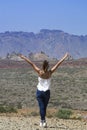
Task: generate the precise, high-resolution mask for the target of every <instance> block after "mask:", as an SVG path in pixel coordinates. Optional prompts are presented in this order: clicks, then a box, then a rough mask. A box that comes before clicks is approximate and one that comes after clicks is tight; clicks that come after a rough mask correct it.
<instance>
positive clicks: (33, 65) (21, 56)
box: [19, 55, 40, 73]
mask: <svg viewBox="0 0 87 130" xmlns="http://www.w3.org/2000/svg"><path fill="white" fill-rule="evenodd" d="M19 57H20V58H21V59H24V60H25V61H26V62H28V63H29V64H30V65H31V66H32V67H33V69H34V70H35V71H36V72H37V73H39V72H40V68H38V67H37V66H36V65H35V64H34V63H33V62H32V61H30V59H28V58H27V57H25V56H23V55H19Z"/></svg>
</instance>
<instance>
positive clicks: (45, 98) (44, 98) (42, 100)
mask: <svg viewBox="0 0 87 130" xmlns="http://www.w3.org/2000/svg"><path fill="white" fill-rule="evenodd" d="M36 97H37V101H38V104H39V109H40V116H41V120H45V116H46V109H47V105H48V102H49V99H50V90H47V91H46V92H44V91H39V90H37V92H36Z"/></svg>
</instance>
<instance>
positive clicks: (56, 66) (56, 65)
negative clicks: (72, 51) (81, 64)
mask: <svg viewBox="0 0 87 130" xmlns="http://www.w3.org/2000/svg"><path fill="white" fill-rule="evenodd" d="M66 57H68V53H66V54H65V55H64V57H63V58H62V59H61V60H59V61H58V62H57V63H56V64H55V65H54V66H53V67H52V68H51V73H53V72H54V71H55V70H56V69H57V68H58V67H59V66H60V64H61V63H62V62H63V61H64V60H65V59H66Z"/></svg>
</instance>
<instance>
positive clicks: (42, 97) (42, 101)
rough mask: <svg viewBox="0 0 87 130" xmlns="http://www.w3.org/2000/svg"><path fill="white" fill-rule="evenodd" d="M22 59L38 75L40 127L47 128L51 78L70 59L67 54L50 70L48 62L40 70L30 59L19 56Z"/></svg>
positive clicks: (37, 93)
mask: <svg viewBox="0 0 87 130" xmlns="http://www.w3.org/2000/svg"><path fill="white" fill-rule="evenodd" d="M19 56H20V58H22V59H24V60H25V61H26V62H28V63H29V64H30V65H31V66H32V68H33V69H34V70H35V71H36V72H37V73H38V85H37V92H36V97H37V101H38V104H39V109H40V116H41V122H40V126H43V127H46V126H47V123H46V119H45V117H46V110H47V105H48V102H49V99H50V85H51V76H52V74H53V73H54V72H55V70H56V69H57V68H58V67H59V66H60V65H61V63H62V62H63V61H64V60H65V59H66V58H67V57H68V54H67V53H66V54H65V55H64V57H63V58H62V59H61V60H59V61H58V62H57V63H56V64H55V65H54V66H53V67H52V68H51V69H50V70H49V63H48V61H47V60H44V61H43V65H42V69H40V68H38V67H37V66H36V65H35V64H34V63H33V62H32V61H31V60H30V59H28V58H27V57H25V56H23V55H19Z"/></svg>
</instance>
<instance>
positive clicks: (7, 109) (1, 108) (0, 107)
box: [0, 106, 17, 113]
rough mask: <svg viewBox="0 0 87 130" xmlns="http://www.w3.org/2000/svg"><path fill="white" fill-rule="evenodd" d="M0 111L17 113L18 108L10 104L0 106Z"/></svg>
mask: <svg viewBox="0 0 87 130" xmlns="http://www.w3.org/2000/svg"><path fill="white" fill-rule="evenodd" d="M0 113H17V110H16V109H15V108H14V107H10V106H0Z"/></svg>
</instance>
